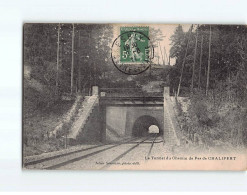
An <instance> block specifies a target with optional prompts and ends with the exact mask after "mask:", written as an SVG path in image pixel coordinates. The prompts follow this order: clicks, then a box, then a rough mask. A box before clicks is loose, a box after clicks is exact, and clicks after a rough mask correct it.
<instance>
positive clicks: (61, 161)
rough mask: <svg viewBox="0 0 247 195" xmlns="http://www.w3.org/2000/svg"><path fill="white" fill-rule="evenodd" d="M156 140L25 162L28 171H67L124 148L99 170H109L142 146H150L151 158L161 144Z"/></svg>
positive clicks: (142, 140) (79, 150)
mask: <svg viewBox="0 0 247 195" xmlns="http://www.w3.org/2000/svg"><path fill="white" fill-rule="evenodd" d="M156 138H157V135H155V136H147V137H143V138H133V139H127V140H124V141H122V142H120V143H115V144H112V143H109V144H102V145H97V146H92V147H88V148H84V149H78V150H75V151H71V152H67V153H64V154H58V155H55V156H51V157H46V158H42V159H38V160H33V161H29V162H25V163H24V167H25V168H27V169H47V170H53V169H59V168H63V167H64V166H65V169H66V166H70V164H73V163H77V162H80V161H82V160H84V159H88V158H97V157H98V156H104V155H105V154H106V153H108V156H109V154H110V153H111V151H112V150H115V151H118V147H122V149H123V148H124V152H120V153H121V154H118V153H117V155H118V156H117V157H113V158H114V159H113V160H111V161H109V162H110V163H107V164H106V165H104V166H102V167H101V168H99V169H108V168H109V167H110V166H111V164H114V162H117V161H119V160H120V159H122V158H123V157H124V156H126V155H127V154H129V153H130V152H132V151H134V150H137V148H138V146H140V145H142V144H145V145H146V144H148V145H149V144H150V148H149V149H148V150H147V156H149V155H150V154H151V151H152V148H153V146H154V144H155V143H160V142H161V141H159V142H156ZM120 151H121V150H120ZM110 157H111V156H110Z"/></svg>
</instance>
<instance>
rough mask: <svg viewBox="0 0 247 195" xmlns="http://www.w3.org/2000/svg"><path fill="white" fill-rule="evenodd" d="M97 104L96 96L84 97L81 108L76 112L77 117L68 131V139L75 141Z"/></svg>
mask: <svg viewBox="0 0 247 195" xmlns="http://www.w3.org/2000/svg"><path fill="white" fill-rule="evenodd" d="M97 103H98V96H96V95H95V96H85V99H84V101H83V103H82V106H81V108H80V109H79V111H78V115H77V117H76V118H75V122H74V123H73V125H72V128H71V129H70V132H69V134H68V139H76V138H77V136H78V135H79V133H80V132H82V131H83V128H84V126H85V124H86V122H87V120H88V118H89V116H90V115H91V113H92V112H93V109H94V106H95V105H96V104H97Z"/></svg>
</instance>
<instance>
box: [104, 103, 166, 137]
mask: <svg viewBox="0 0 247 195" xmlns="http://www.w3.org/2000/svg"><path fill="white" fill-rule="evenodd" d="M142 116H151V117H153V118H155V119H156V120H157V122H158V123H159V127H160V130H161V131H163V130H164V128H163V127H164V123H163V119H164V118H163V107H162V106H157V107H153V106H152V107H137V106H133V107H131V106H130V107H121V106H119V107H117V106H109V107H106V141H119V140H122V139H125V138H129V137H132V133H133V132H132V130H133V126H134V124H135V121H136V120H137V119H138V118H139V117H142Z"/></svg>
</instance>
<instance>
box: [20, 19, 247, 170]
mask: <svg viewBox="0 0 247 195" xmlns="http://www.w3.org/2000/svg"><path fill="white" fill-rule="evenodd" d="M22 87H23V94H22V95H23V99H22V100H23V102H22V103H23V107H22V167H23V169H24V170H27V169H28V170H57V169H58V170H238V171H240V170H242V171H244V170H246V169H247V26H246V25H220V24H219V25H215V24H214V25H210V24H96V23H94V24H90V23H88V24H86V23H25V24H24V25H23V85H22Z"/></svg>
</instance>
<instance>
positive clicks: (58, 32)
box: [56, 23, 60, 95]
mask: <svg viewBox="0 0 247 195" xmlns="http://www.w3.org/2000/svg"><path fill="white" fill-rule="evenodd" d="M59 39H60V23H58V30H57V75H56V95H57V94H58V76H59V75H58V71H59V47H60V40H59Z"/></svg>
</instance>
